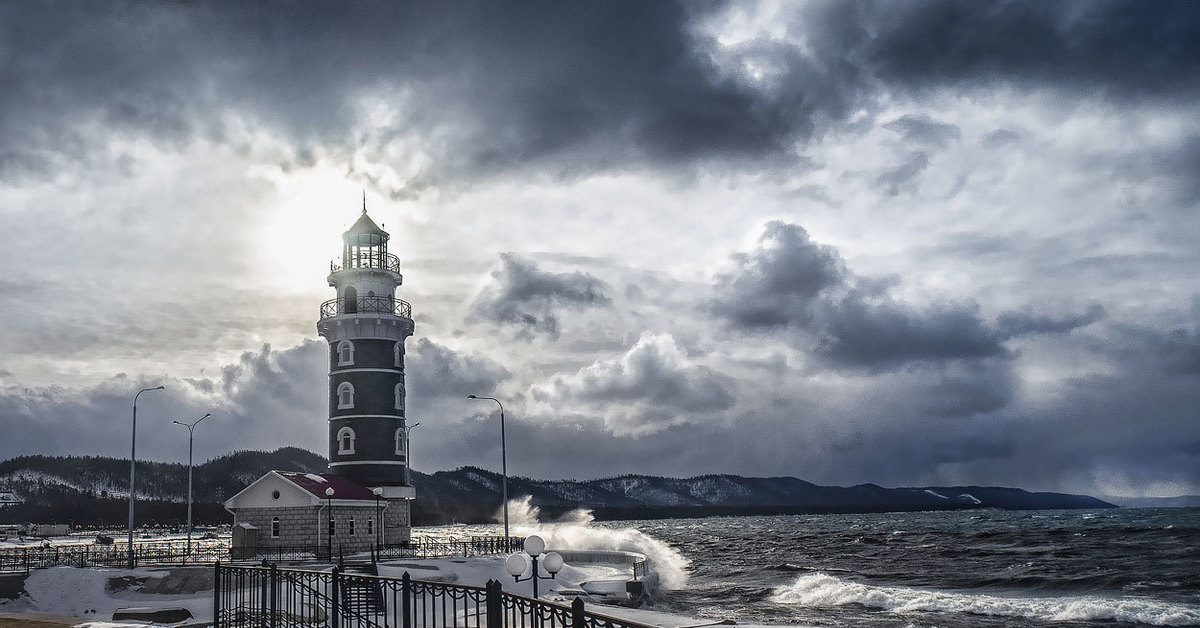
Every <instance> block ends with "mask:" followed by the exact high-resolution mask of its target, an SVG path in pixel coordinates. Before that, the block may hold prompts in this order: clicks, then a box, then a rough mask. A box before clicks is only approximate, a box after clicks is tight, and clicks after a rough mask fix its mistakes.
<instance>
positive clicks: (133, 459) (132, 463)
mask: <svg viewBox="0 0 1200 628" xmlns="http://www.w3.org/2000/svg"><path fill="white" fill-rule="evenodd" d="M164 388H166V386H155V387H154V388H143V389H141V390H139V391H137V394H136V395H134V396H133V436H132V437H131V438H130V443H131V444H130V445H129V548H128V551H129V568H130V569H133V502H134V501H136V499H135V497H134V492H133V491H134V487H135V484H134V479H135V475H134V474H135V469H136V468H137V467H136V463H137V402H138V397H140V396H141V395H142V393H144V392H149V391H151V390H162V389H164Z"/></svg>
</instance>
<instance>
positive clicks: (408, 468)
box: [404, 421, 421, 486]
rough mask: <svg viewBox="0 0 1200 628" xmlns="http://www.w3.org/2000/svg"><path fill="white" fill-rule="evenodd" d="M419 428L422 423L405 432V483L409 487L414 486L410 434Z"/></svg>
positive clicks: (417, 423)
mask: <svg viewBox="0 0 1200 628" xmlns="http://www.w3.org/2000/svg"><path fill="white" fill-rule="evenodd" d="M418 427H421V422H420V421H418V422H416V423H413V424H412V425H410V426H408V429H406V430H404V456H405V465H404V483H405V484H407V485H409V486H412V441H410V440H409V434H411V433H412V431H413V430H414V429H416V428H418Z"/></svg>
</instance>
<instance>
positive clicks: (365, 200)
mask: <svg viewBox="0 0 1200 628" xmlns="http://www.w3.org/2000/svg"><path fill="white" fill-rule="evenodd" d="M363 213H364V214H365V213H367V188H363Z"/></svg>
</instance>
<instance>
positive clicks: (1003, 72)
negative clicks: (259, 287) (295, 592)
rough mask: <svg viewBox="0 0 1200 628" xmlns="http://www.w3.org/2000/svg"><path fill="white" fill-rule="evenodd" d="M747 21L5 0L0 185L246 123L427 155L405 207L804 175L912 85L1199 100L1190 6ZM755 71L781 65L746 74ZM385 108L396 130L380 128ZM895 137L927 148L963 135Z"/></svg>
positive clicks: (958, 5) (645, 12)
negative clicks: (419, 195) (495, 190)
mask: <svg viewBox="0 0 1200 628" xmlns="http://www.w3.org/2000/svg"><path fill="white" fill-rule="evenodd" d="M740 8H741V7H738V6H737V5H731V6H726V5H724V4H721V3H703V4H701V3H690V4H688V3H675V2H652V3H645V2H605V3H592V4H562V3H553V2H530V3H515V4H503V5H496V4H492V3H484V2H460V3H452V4H437V5H430V4H421V3H389V2H377V3H356V4H354V5H352V6H348V5H340V4H328V3H298V4H289V5H287V6H286V7H283V6H279V5H270V4H261V3H129V4H116V5H112V4H104V5H100V4H79V3H62V4H55V3H24V2H21V3H8V4H6V5H5V6H3V7H0V25H3V26H0V29H3V30H2V31H0V60H2V61H3V63H0V139H3V143H2V144H3V146H4V147H5V148H4V150H3V151H0V176H3V177H5V178H7V179H9V180H12V179H13V178H21V177H29V176H35V177H47V176H51V175H52V174H53V173H54V172H56V171H59V170H61V169H63V168H66V167H74V166H87V165H99V164H100V163H102V162H106V161H108V160H110V159H112V156H111V155H110V154H109V153H108V152H106V151H105V150H103V148H104V147H103V146H102V145H98V144H97V143H96V142H97V140H96V138H95V137H93V136H94V135H96V134H99V133H104V134H110V135H111V134H116V135H126V136H142V137H149V138H151V139H152V140H153V141H155V142H157V143H158V144H159V145H161V146H166V147H172V146H179V145H181V144H183V143H185V142H187V141H189V140H191V139H192V138H195V137H203V138H206V139H212V140H215V141H224V140H225V139H227V138H229V137H231V133H230V131H231V129H230V128H229V127H227V126H226V125H227V124H228V122H229V120H228V117H229V116H230V115H233V116H240V117H242V118H244V119H245V121H246V122H247V123H248V126H249V127H250V128H262V129H266V130H267V131H269V132H274V133H277V134H281V135H283V136H285V137H287V138H289V139H290V140H291V143H292V145H293V146H292V148H293V151H294V153H295V155H294V159H292V160H290V161H288V163H290V164H291V163H293V162H294V164H293V165H302V164H303V163H305V162H311V158H312V154H313V150H314V147H316V146H321V147H322V150H326V151H333V153H334V154H342V153H348V152H350V151H355V150H360V149H363V150H367V151H368V153H370V155H371V158H373V159H379V160H388V159H402V158H401V157H396V155H397V154H401V155H402V154H404V153H405V152H407V151H410V150H419V151H421V152H423V153H425V154H427V155H428V156H429V157H431V158H432V159H433V164H432V166H431V167H429V168H425V169H423V170H422V172H421V173H420V174H413V175H411V181H408V182H401V183H399V184H391V183H389V184H387V185H388V186H393V185H397V186H398V188H397V189H394V190H390V191H391V192H393V193H394V194H399V195H406V194H412V193H415V192H419V191H420V189H421V188H422V186H428V185H430V184H431V181H433V180H437V179H450V180H458V181H464V180H466V179H465V177H466V176H470V175H474V176H479V175H481V174H485V173H489V172H507V171H511V170H512V169H514V168H523V167H526V166H530V165H532V166H534V167H536V168H540V169H543V170H545V171H548V172H552V173H556V174H559V175H565V176H577V175H579V174H582V173H586V172H588V171H595V170H612V169H617V170H625V169H628V168H629V167H631V166H636V165H673V164H690V163H703V162H707V161H709V160H712V159H714V158H719V159H723V160H726V161H727V162H728V163H729V164H731V165H734V164H737V163H743V164H745V165H746V166H747V167H749V166H751V165H761V164H762V163H763V162H764V161H774V162H782V163H793V162H794V161H795V160H796V158H797V148H796V147H797V145H798V144H803V143H804V142H805V141H806V140H807V139H809V138H811V137H813V136H815V135H819V134H820V133H823V132H824V130H825V129H827V128H829V127H830V126H831V125H832V126H834V127H836V126H837V125H839V124H841V123H843V122H844V121H845V120H846V119H847V116H848V115H849V114H850V113H851V112H855V111H858V110H860V108H861V107H863V106H864V103H866V102H867V101H870V100H871V99H872V98H874V96H875V95H877V94H879V93H883V92H886V91H889V90H891V89H893V88H896V87H899V88H902V89H903V88H914V89H921V88H924V87H937V86H942V85H958V84H967V85H978V86H984V87H986V86H992V85H1008V84H1015V85H1018V86H1029V87H1039V88H1042V87H1044V88H1048V89H1055V90H1072V91H1076V92H1098V93H1100V94H1102V95H1108V96H1112V97H1115V98H1119V99H1124V98H1127V97H1131V96H1133V97H1139V96H1160V95H1165V96H1168V97H1176V96H1183V95H1187V94H1195V92H1196V90H1197V87H1196V86H1197V85H1200V70H1198V69H1197V68H1198V67H1200V64H1198V63H1197V60H1198V59H1200V44H1198V43H1197V42H1200V37H1197V34H1198V33H1200V17H1198V14H1200V10H1198V9H1197V8H1196V5H1195V4H1194V3H1188V2H1156V3H1152V4H1148V3H1136V2H1095V3H1088V4H1086V5H1076V4H1060V3H1040V2H1025V3H1016V2H1001V3H977V2H944V1H943V2H905V3H888V2H880V3H871V4H867V3H812V4H805V5H799V6H795V7H793V8H792V10H791V12H792V16H791V18H790V19H791V20H792V24H791V28H792V29H793V30H794V31H795V32H797V33H800V34H802V36H803V39H804V46H803V47H801V46H799V45H796V44H793V43H790V42H786V41H781V40H766V39H764V38H752V39H749V40H746V41H743V42H741V43H737V44H734V45H729V46H723V45H721V44H719V43H717V42H716V41H715V40H714V39H712V38H711V37H710V36H709V35H708V34H706V33H705V32H704V31H702V30H701V29H699V28H698V26H697V25H698V24H701V23H703V22H705V20H707V19H710V18H712V17H713V16H718V15H721V14H722V13H724V12H726V11H730V10H738V9H740ZM750 64H753V65H755V66H758V67H763V68H767V72H766V73H765V75H764V76H762V77H754V76H751V75H750V74H748V73H747V72H746V71H745V70H744V68H745V67H746V66H747V65H750ZM373 95H378V96H379V97H380V98H383V99H385V100H386V101H390V102H393V103H396V104H397V106H399V107H400V111H399V116H398V119H397V121H395V122H391V123H387V124H386V125H385V127H383V128H376V129H368V130H363V129H362V128H361V127H360V126H358V123H359V122H361V119H362V117H363V116H364V107H365V106H369V105H367V104H366V100H364V99H369V98H370V97H372V96H373ZM900 124H901V128H900V129H899V130H901V132H903V133H904V134H906V135H910V136H911V137H913V138H921V137H924V138H926V141H929V140H930V139H933V141H945V140H944V136H945V135H946V133H947V132H948V130H947V129H945V128H944V127H936V126H930V125H929V124H927V123H925V122H924V121H922V120H919V119H913V120H908V121H907V122H900ZM935 124H936V123H935ZM434 130H436V132H435V131H434ZM428 133H434V134H435V135H436V137H437V140H436V141H434V140H431V139H429V136H427V135H426V134H428ZM930 133H933V135H930ZM939 134H940V136H943V139H941V140H938V139H934V138H935V136H938V135H939ZM393 145H395V146H393ZM343 156H344V155H343ZM355 172H358V173H359V174H360V175H362V176H368V174H370V170H369V169H359V170H355ZM370 176H371V177H375V178H379V177H378V175H375V174H370ZM380 181H381V185H384V184H383V183H382V181H383V179H380ZM409 188H412V189H409Z"/></svg>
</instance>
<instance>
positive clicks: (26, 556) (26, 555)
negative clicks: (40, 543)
mask: <svg viewBox="0 0 1200 628" xmlns="http://www.w3.org/2000/svg"><path fill="white" fill-rule="evenodd" d="M25 574H26V575H28V574H29V548H28V547H26V548H25Z"/></svg>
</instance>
